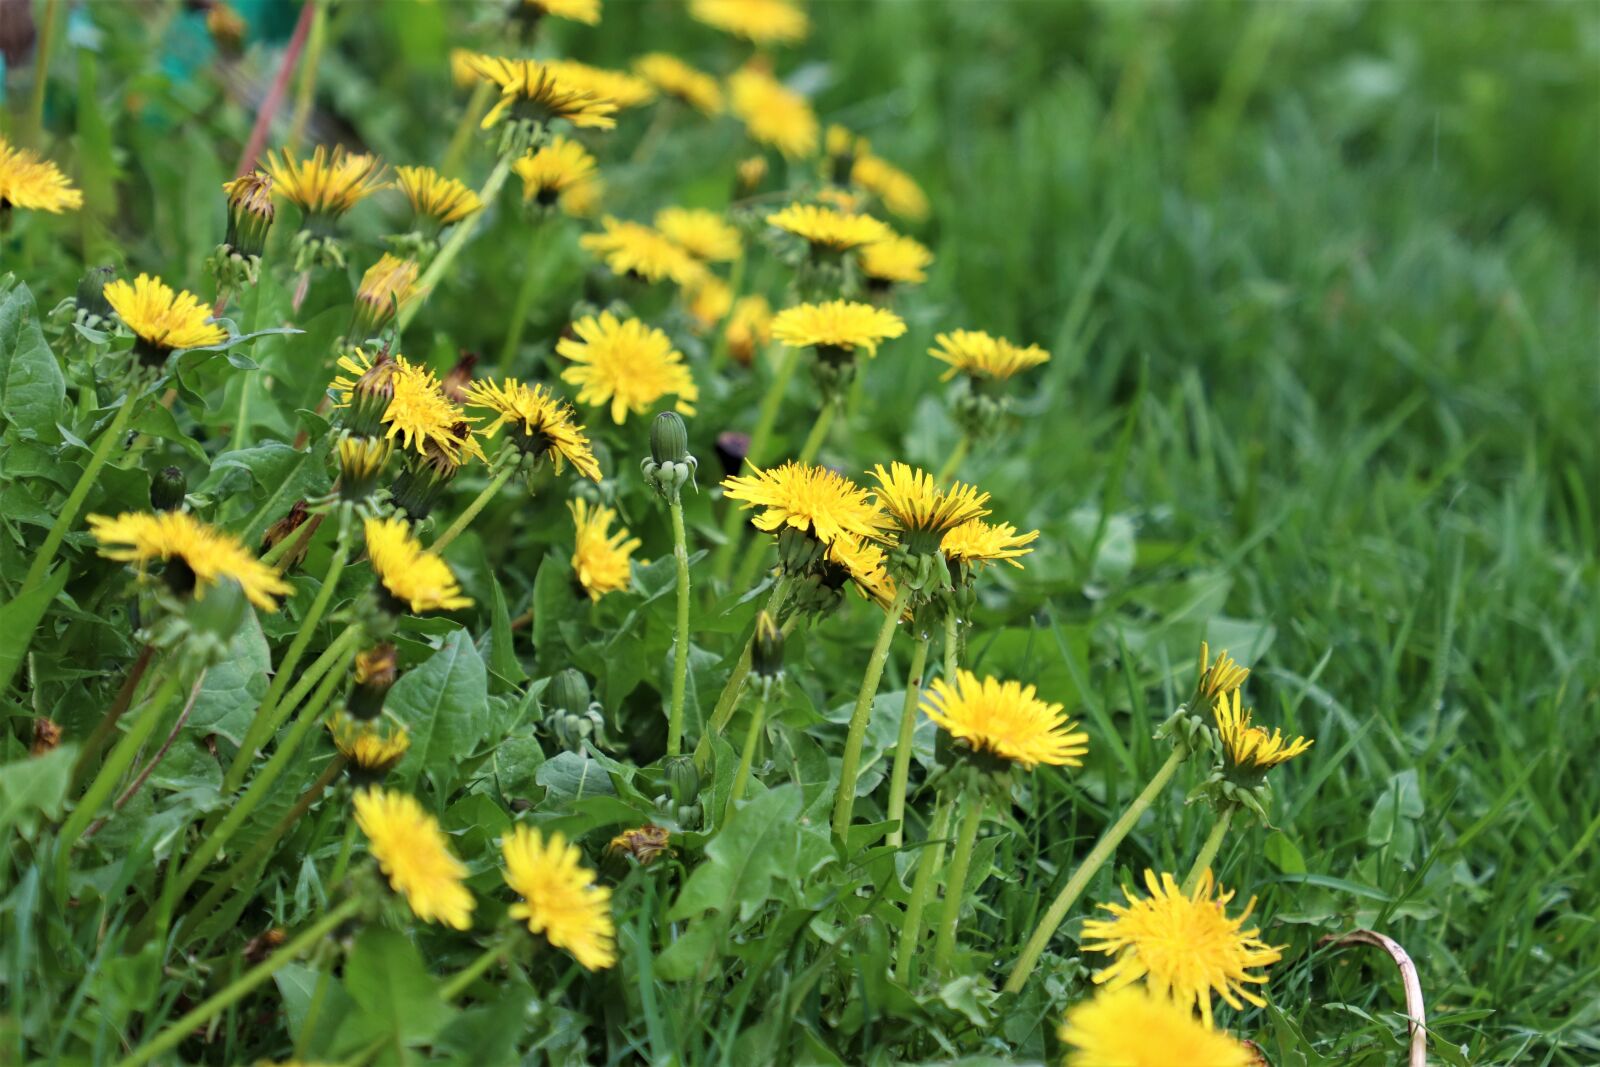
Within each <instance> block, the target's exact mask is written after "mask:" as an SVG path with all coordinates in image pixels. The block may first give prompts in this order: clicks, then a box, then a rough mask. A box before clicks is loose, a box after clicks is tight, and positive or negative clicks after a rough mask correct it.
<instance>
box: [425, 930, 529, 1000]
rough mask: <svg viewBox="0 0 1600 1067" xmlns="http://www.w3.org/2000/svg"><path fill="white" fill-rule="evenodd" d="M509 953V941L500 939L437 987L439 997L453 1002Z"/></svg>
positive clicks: (503, 938) (508, 939)
mask: <svg viewBox="0 0 1600 1067" xmlns="http://www.w3.org/2000/svg"><path fill="white" fill-rule="evenodd" d="M510 951H511V939H510V938H509V937H502V938H501V939H500V940H499V941H497V942H495V943H494V944H492V945H490V946H489V947H488V948H486V949H484V950H483V951H482V952H481V953H479V954H478V958H477V959H475V960H473V961H472V962H471V963H469V964H467V965H466V966H465V967H463V968H462V969H461V970H459V971H457V972H456V973H455V974H454V975H452V976H451V978H450V980H449V981H448V982H446V983H445V984H444V985H442V986H440V987H439V996H440V998H441V999H443V1000H447V1001H449V1000H454V999H456V998H457V997H459V996H460V995H461V994H462V993H465V992H466V991H467V987H468V986H470V985H472V983H473V982H476V981H477V980H478V977H479V976H480V975H482V974H483V972H484V971H487V970H488V969H489V968H490V967H493V966H494V965H495V964H496V963H498V962H500V961H501V960H503V959H505V956H506V953H508V952H510Z"/></svg>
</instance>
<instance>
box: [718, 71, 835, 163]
mask: <svg viewBox="0 0 1600 1067" xmlns="http://www.w3.org/2000/svg"><path fill="white" fill-rule="evenodd" d="M728 105H729V107H730V108H731V109H732V110H733V113H734V115H735V116H737V117H738V119H739V121H740V122H742V123H744V128H745V132H746V133H748V134H749V135H750V137H751V139H752V140H755V141H757V142H759V143H760V144H766V145H771V146H773V147H774V148H776V149H777V150H778V151H780V152H782V153H783V154H784V155H785V156H786V157H787V158H789V159H805V158H807V157H809V156H814V155H816V154H817V116H816V113H815V112H813V111H812V110H811V105H810V104H809V103H808V102H807V101H806V98H805V97H803V96H801V95H800V94H799V93H797V92H795V91H794V90H793V89H790V88H788V87H787V86H785V85H784V84H783V83H782V82H780V81H778V79H776V78H774V77H773V76H772V75H771V74H770V73H768V72H767V71H765V70H762V69H761V68H759V67H751V66H747V67H743V68H741V69H740V70H737V71H735V72H734V73H733V75H732V76H731V77H729V78H728Z"/></svg>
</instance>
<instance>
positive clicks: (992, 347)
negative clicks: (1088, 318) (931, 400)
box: [928, 330, 1050, 382]
mask: <svg viewBox="0 0 1600 1067" xmlns="http://www.w3.org/2000/svg"><path fill="white" fill-rule="evenodd" d="M934 342H935V344H937V345H938V347H937V348H930V349H928V355H930V356H932V357H933V358H934V359H937V360H939V361H941V362H944V363H948V364H949V365H950V369H949V370H947V371H945V372H944V374H943V375H942V376H941V377H940V379H939V380H940V381H946V382H947V381H949V380H950V379H951V378H954V377H955V376H956V375H957V374H966V375H969V376H970V377H973V378H991V379H994V380H996V381H1004V380H1006V379H1007V378H1010V377H1012V376H1013V375H1015V374H1018V373H1020V372H1021V371H1025V370H1027V369H1028V368H1029V367H1037V366H1038V365H1039V364H1041V363H1045V362H1048V361H1049V359H1050V353H1048V352H1046V351H1045V350H1044V349H1042V348H1040V347H1039V346H1038V345H1029V346H1028V347H1026V348H1022V347H1020V346H1018V345H1014V344H1012V343H1011V342H1010V341H1007V340H1006V339H1005V338H1004V337H990V336H989V335H988V334H986V333H984V332H982V331H981V330H952V331H951V332H950V333H941V334H939V335H938V336H937V337H935V338H934Z"/></svg>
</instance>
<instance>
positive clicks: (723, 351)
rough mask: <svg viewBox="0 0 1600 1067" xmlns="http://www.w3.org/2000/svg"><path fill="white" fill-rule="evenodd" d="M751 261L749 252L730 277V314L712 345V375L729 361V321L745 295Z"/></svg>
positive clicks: (743, 256) (734, 262)
mask: <svg viewBox="0 0 1600 1067" xmlns="http://www.w3.org/2000/svg"><path fill="white" fill-rule="evenodd" d="M749 260H750V255H749V253H748V252H746V253H744V254H742V255H741V256H740V257H739V258H738V259H736V260H734V261H733V270H732V272H731V273H730V274H729V275H728V293H729V294H730V298H729V301H728V306H729V311H728V314H727V315H725V316H723V319H722V322H721V323H719V324H718V329H717V339H716V340H715V341H714V342H712V345H711V360H710V367H711V371H712V373H714V374H715V373H719V372H720V371H721V370H722V365H723V364H724V363H726V362H727V361H728V320H729V319H731V318H732V316H733V310H732V309H733V307H734V306H736V305H737V304H738V303H739V298H740V297H741V296H743V295H744V276H745V266H746V264H747V263H748V262H749Z"/></svg>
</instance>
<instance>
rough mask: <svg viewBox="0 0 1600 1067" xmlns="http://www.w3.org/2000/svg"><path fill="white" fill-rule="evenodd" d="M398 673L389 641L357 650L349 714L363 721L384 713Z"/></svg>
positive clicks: (397, 665)
mask: <svg viewBox="0 0 1600 1067" xmlns="http://www.w3.org/2000/svg"><path fill="white" fill-rule="evenodd" d="M399 673H400V670H399V664H398V663H397V662H396V658H395V650H394V646H393V645H391V644H388V643H387V642H385V643H384V644H381V645H374V646H373V647H372V648H369V649H367V650H366V651H364V652H358V653H356V670H355V675H356V684H355V687H354V688H353V689H351V690H350V699H349V701H348V702H347V704H348V707H349V709H350V714H351V715H354V716H355V717H356V718H358V719H362V720H371V719H376V718H377V717H378V716H379V715H381V714H382V713H383V702H384V701H385V700H386V699H388V696H389V690H390V689H392V688H394V683H395V679H396V677H398V675H399Z"/></svg>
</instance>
